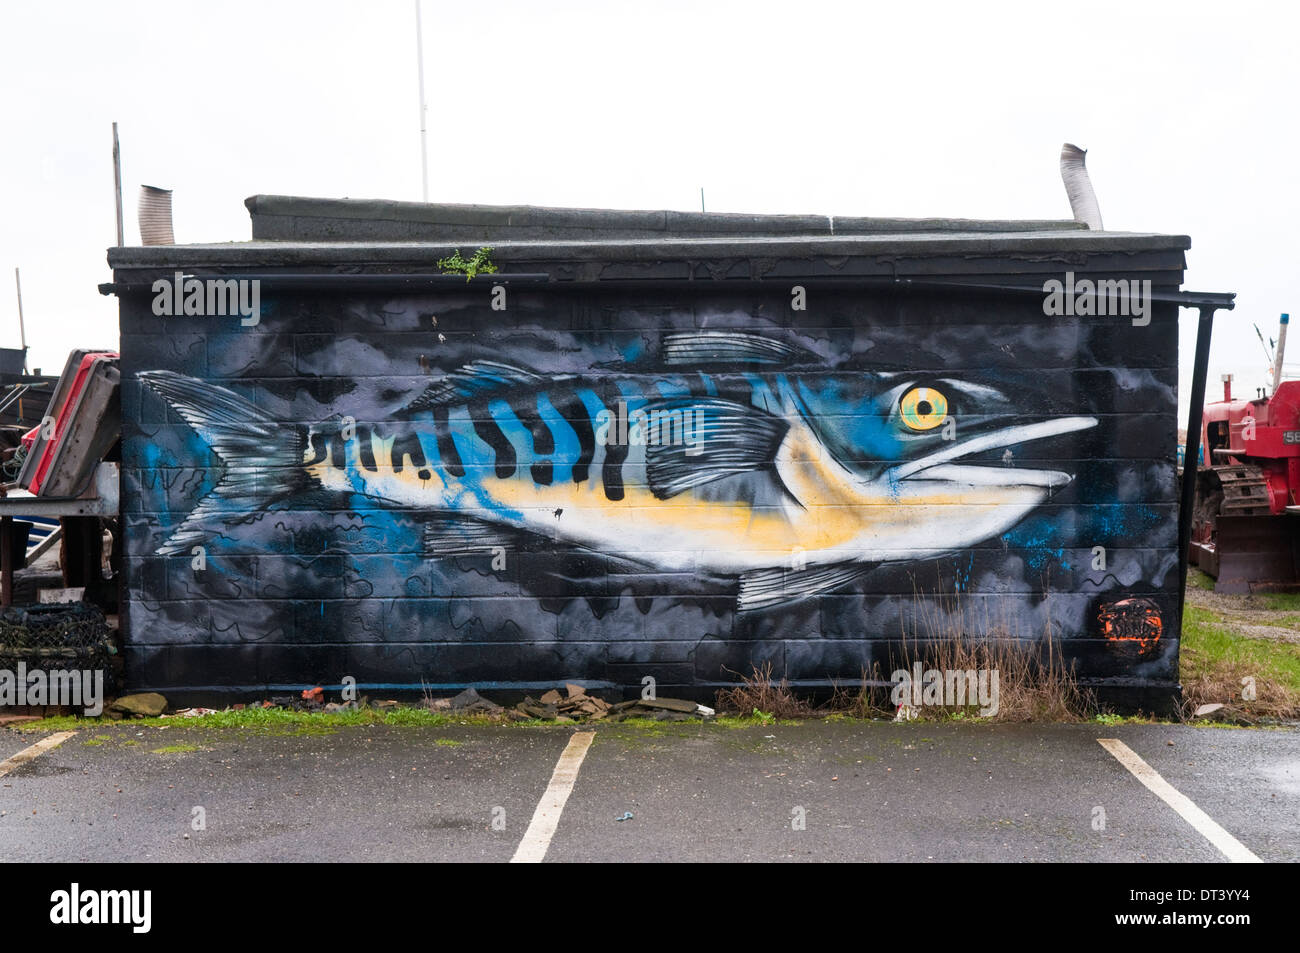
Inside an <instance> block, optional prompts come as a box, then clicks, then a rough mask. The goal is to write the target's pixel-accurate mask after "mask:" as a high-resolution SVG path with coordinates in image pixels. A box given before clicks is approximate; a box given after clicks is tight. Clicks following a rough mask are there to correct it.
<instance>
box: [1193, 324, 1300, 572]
mask: <svg viewBox="0 0 1300 953" xmlns="http://www.w3.org/2000/svg"><path fill="white" fill-rule="evenodd" d="M1287 323H1288V316H1287V315H1285V314H1284V315H1282V324H1281V330H1280V332H1279V335H1278V342H1277V354H1276V358H1275V363H1274V366H1273V381H1274V387H1273V393H1272V395H1271V396H1269V397H1256V398H1254V399H1249V400H1234V399H1233V398H1232V378H1231V376H1225V377H1224V382H1223V400H1220V401H1214V402H1213V403H1209V404H1206V405H1205V413H1204V416H1203V418H1202V423H1201V434H1200V437H1201V441H1200V446H1201V448H1202V453H1203V456H1202V459H1201V461H1200V464H1199V466H1198V467H1197V471H1196V480H1197V486H1196V510H1195V516H1194V518H1193V522H1192V543H1191V552H1190V553H1189V558H1190V560H1191V561H1192V562H1193V563H1195V564H1196V565H1198V566H1200V568H1201V569H1203V570H1204V571H1205V572H1206V573H1208V574H1209V575H1211V576H1213V577H1214V578H1215V579H1216V580H1217V582H1216V584H1215V587H1214V590H1215V592H1233V593H1247V592H1251V591H1254V590H1261V591H1262V590H1270V589H1271V590H1279V589H1288V588H1296V587H1300V380H1293V381H1283V380H1282V359H1283V354H1284V352H1285V347H1286V329H1287ZM1187 451H1188V452H1187V459H1188V460H1189V461H1190V460H1194V459H1196V457H1195V451H1196V447H1195V446H1194V445H1191V444H1190V443H1189V446H1188V448H1187Z"/></svg>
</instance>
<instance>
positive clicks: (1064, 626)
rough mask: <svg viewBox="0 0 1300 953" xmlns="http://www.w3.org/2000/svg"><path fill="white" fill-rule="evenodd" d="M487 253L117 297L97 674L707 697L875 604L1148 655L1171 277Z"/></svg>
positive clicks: (843, 640)
mask: <svg viewBox="0 0 1300 953" xmlns="http://www.w3.org/2000/svg"><path fill="white" fill-rule="evenodd" d="M491 287H492V285H491V283H490V279H488V280H484V279H476V280H475V282H474V283H472V284H468V285H464V284H457V285H454V286H449V287H448V288H447V290H445V291H444V290H441V289H439V290H434V291H429V290H425V291H421V292H418V293H414V294H402V293H398V292H394V291H391V290H390V291H382V290H374V291H354V292H347V293H342V294H340V293H333V292H328V291H326V290H324V287H323V286H322V289H321V290H320V291H316V292H313V291H311V290H306V291H304V290H276V289H275V287H274V286H273V285H270V284H269V283H268V285H267V286H266V287H264V288H263V290H262V316H261V320H260V323H259V324H257V325H256V326H253V327H243V326H241V324H240V322H239V319H238V318H237V317H235V318H214V317H157V316H155V315H154V314H153V313H152V311H151V307H150V303H151V297H150V295H148V294H144V293H139V292H137V293H128V294H124V295H123V299H122V307H121V316H122V345H121V347H122V370H123V382H124V383H123V388H124V391H123V418H124V435H123V436H124V445H123V506H124V510H125V518H126V525H127V539H126V544H127V553H128V556H127V590H126V610H125V626H126V633H127V635H126V639H127V673H128V679H129V681H130V683H131V685H132V686H133V687H135V688H138V689H160V690H164V691H178V690H179V691H205V690H210V689H219V690H225V691H232V692H242V691H260V690H265V689H267V688H271V689H274V688H275V687H277V686H292V687H302V686H310V685H314V684H326V685H336V684H339V683H340V681H341V680H342V679H343V677H345V676H352V677H354V678H356V679H357V681H358V683H360V684H361V685H363V686H372V687H378V686H384V687H388V688H390V689H391V688H395V687H406V688H413V689H416V690H418V689H419V688H420V687H421V686H422V684H423V685H428V686H444V687H456V686H462V685H465V684H469V683H473V684H477V685H479V686H480V687H485V686H486V687H493V686H497V687H501V686H507V685H508V686H512V687H519V688H525V687H528V688H531V687H536V686H543V685H550V684H553V683H555V682H558V681H561V680H566V679H567V680H574V679H576V680H588V681H590V682H593V683H612V684H615V685H621V686H626V687H629V688H633V687H635V688H637V689H639V687H640V684H641V679H642V678H643V677H644V676H646V675H651V676H654V677H655V678H656V679H657V680H658V686H659V691H660V692H661V693H663V694H670V693H674V692H679V693H687V692H694V693H696V694H705V693H706V690H708V689H710V688H711V687H714V686H718V685H720V684H726V683H730V682H734V681H735V680H736V677H737V674H738V673H739V674H746V673H748V672H749V671H750V669H751V667H752V666H754V665H756V664H757V665H761V664H763V663H764V662H768V661H770V662H771V663H772V665H773V668H774V671H775V673H776V674H778V675H780V674H784V675H785V676H787V677H788V678H789V679H791V680H792V681H793V682H796V683H801V682H802V683H810V684H819V685H826V684H828V683H829V682H831V681H833V680H854V679H857V678H858V677H859V676H860V675H861V673H862V672H863V671H864V670H866V669H870V668H871V666H872V665H873V663H876V664H879V665H880V666H881V667H882V668H883V669H884V671H885V673H886V677H887V673H888V671H889V668H890V666H891V653H893V654H894V657H896V651H895V650H896V649H897V643H898V642H899V640H900V637H902V636H904V635H906V636H907V637H909V638H916V637H918V636H920V637H922V638H924V637H927V636H934V635H939V634H947V633H949V632H952V631H958V630H960V631H965V632H968V633H975V634H983V633H987V632H990V631H996V632H1004V633H1010V634H1013V635H1016V636H1018V637H1021V638H1024V639H1027V640H1039V641H1041V640H1042V639H1043V638H1044V637H1045V636H1046V635H1047V634H1048V633H1051V634H1052V635H1053V636H1054V637H1055V638H1057V639H1060V640H1062V644H1063V646H1064V648H1065V651H1066V654H1067V657H1069V658H1071V659H1074V660H1076V661H1077V664H1078V670H1079V672H1080V674H1081V675H1082V676H1084V678H1085V681H1087V682H1089V683H1092V684H1096V685H1111V686H1116V685H1126V684H1140V685H1145V686H1157V687H1160V686H1163V687H1169V686H1171V685H1173V684H1174V683H1175V682H1176V680H1177V657H1178V639H1177V632H1176V628H1175V625H1176V615H1177V593H1178V579H1177V567H1178V560H1177V553H1176V533H1177V504H1176V480H1175V469H1174V460H1175V444H1176V439H1175V435H1176V426H1177V424H1176V419H1175V417H1176V397H1175V387H1176V382H1177V366H1176V362H1177V327H1176V313H1175V311H1174V309H1173V308H1172V306H1169V305H1164V306H1161V305H1157V306H1156V307H1155V311H1154V318H1153V320H1152V321H1151V323H1150V324H1149V325H1147V326H1144V327H1137V326H1134V325H1133V323H1132V322H1131V321H1130V320H1129V319H1128V318H1124V317H1120V318H1112V317H1107V318H1101V317H1048V316H1045V315H1044V313H1043V306H1042V301H1041V299H1040V298H1038V297H1035V296H1032V295H1030V296H1014V295H1004V296H990V295H979V296H970V295H962V294H934V295H921V294H907V295H901V294H900V295H895V294H892V293H887V292H882V291H879V290H873V289H868V288H856V289H855V288H850V287H846V288H839V289H836V288H827V287H825V286H816V285H811V286H810V287H809V288H808V289H807V302H806V310H794V309H793V308H792V306H791V305H792V296H791V288H790V285H788V284H786V285H780V286H777V285H773V286H772V287H770V288H769V287H767V286H754V285H741V286H739V287H738V288H735V289H731V288H728V287H726V285H725V283H722V282H712V283H710V282H700V283H698V284H692V285H687V284H679V283H674V284H671V285H668V286H666V287H664V288H662V289H650V290H646V288H645V287H641V286H638V287H636V288H628V289H620V288H619V287H617V286H613V285H612V286H608V287H593V286H591V285H587V286H581V287H576V286H575V287H573V288H565V287H564V286H562V285H551V286H547V287H545V288H536V287H525V286H520V287H510V286H506V290H507V297H506V302H505V304H506V306H505V310H503V311H498V310H493V308H492V300H493V299H492V296H491V293H490V290H491ZM485 362H486V363H485ZM502 366H504V367H505V369H504V370H503V369H502ZM142 374H143V375H144V377H142V376H141V375H142ZM918 393H919V394H920V397H919V398H918V396H917V394H918ZM620 400H622V401H623V402H624V404H625V406H626V407H627V413H628V414H629V415H632V414H634V413H635V411H636V410H637V409H639V408H647V407H648V408H650V409H654V408H659V409H661V410H664V411H671V410H677V411H679V412H691V413H697V414H698V415H699V416H698V417H695V418H688V419H693V420H694V421H695V423H696V424H697V426H698V428H699V429H698V430H697V431H696V433H695V437H696V438H697V439H698V441H699V443H698V445H699V447H700V451H699V452H698V453H688V452H686V451H688V450H693V449H695V448H694V447H692V446H685V447H683V446H681V445H676V446H674V445H663V446H659V447H652V448H646V447H642V446H626V445H624V446H617V445H615V446H606V445H605V442H604V441H601V440H599V439H597V437H596V431H597V430H598V428H599V424H600V419H599V415H598V408H605V409H607V410H608V411H609V412H610V414H611V416H613V417H614V419H615V421H616V424H615V428H614V430H615V434H616V439H617V433H618V428H617V419H618V414H619V411H618V403H619V401H620ZM904 401H907V402H908V406H907V407H903V406H902V404H903V402H904ZM647 402H656V403H649V404H647ZM941 405H946V406H941ZM187 413H188V415H189V417H190V420H189V421H188V422H187V420H186V419H185V418H186V414H187ZM204 414H208V415H210V418H209V419H210V420H216V422H215V423H210V425H208V429H207V430H206V431H205V430H204V426H205V425H204V424H203V423H202V422H200V424H199V426H198V427H197V429H196V426H194V425H193V424H194V421H195V419H201V418H203V415H204ZM196 415H197V418H196ZM223 415H224V418H223ZM218 418H220V419H218ZM241 421H242V422H243V424H244V430H243V431H240V430H239V427H240V422H241ZM1089 421H1091V423H1089ZM917 424H919V426H914V425H917ZM1012 427H1020V428H1036V429H1029V430H1019V431H1008V430H1007V428H1012ZM222 428H226V429H224V430H223V429H222ZM232 428H233V429H232ZM258 428H261V429H260V430H259V429H258ZM588 429H590V430H591V434H587V431H588ZM997 431H1001V432H1002V433H1003V434H1004V436H1003V438H1002V439H1003V441H1004V442H1003V443H999V442H998V439H997V438H996V437H988V436H985V435H988V434H992V433H994V432H997ZM259 433H261V434H263V435H264V436H263V437H258V436H257V434H259ZM1017 433H1018V434H1023V435H1025V439H1023V440H1019V441H1012V442H1010V443H1005V441H1006V440H1007V439H1009V438H1008V437H1007V436H1006V434H1017ZM205 435H206V437H207V438H208V439H205ZM976 438H983V444H975V445H974V446H983V445H985V444H987V448H986V449H983V450H979V451H978V452H974V453H965V454H963V455H958V456H956V457H953V458H952V459H951V460H948V461H947V462H946V463H945V462H944V461H942V460H940V461H939V462H937V463H933V464H932V466H931V470H930V472H929V473H926V472H925V471H924V470H923V471H919V472H918V473H911V474H908V475H905V476H901V477H900V473H902V474H905V473H907V471H906V470H905V469H899V468H900V467H904V468H905V467H906V465H907V464H908V463H909V461H915V460H920V459H922V458H924V457H926V455H927V454H934V453H936V452H940V451H943V450H945V449H947V448H953V447H957V446H959V445H962V444H963V442H964V441H967V440H972V439H976ZM387 440H392V441H395V445H396V447H397V449H398V454H397V457H398V459H396V460H394V458H393V454H392V452H391V450H388V451H386V450H385V449H384V448H385V447H387V446H389V445H388V444H387V443H386V442H385V441H387ZM214 442H216V443H219V444H221V443H224V449H225V451H226V456H225V459H224V460H223V458H222V456H221V455H219V454H218V453H216V452H214V451H213V449H212V446H213V443H214ZM362 444H365V445H366V448H365V449H363V448H362ZM969 446H972V445H969V444H968V445H966V447H969ZM232 448H233V449H232ZM782 448H784V451H783V449H782ZM367 451H369V452H367ZM399 467H400V468H401V469H400V470H397V468H399ZM943 467H947V468H948V469H947V470H944V469H943ZM974 467H980V468H981V469H980V470H979V471H978V472H976V471H975V470H973V469H972V468H974ZM935 468H938V469H935ZM395 470H397V472H394V471H395ZM1028 471H1034V472H1035V473H1036V474H1038V475H1037V476H1034V477H1032V478H1030V477H1025V476H1020V475H1017V474H1022V473H1025V472H1028ZM231 474H233V476H231ZM1043 474H1058V475H1060V476H1059V477H1051V476H1044V475H1043ZM223 475H226V476H227V477H229V478H230V479H231V480H232V481H233V483H232V486H228V487H227V488H225V489H224V490H220V491H218V489H217V488H218V484H219V482H220V481H221V479H222V478H223ZM1017 481H1020V482H1019V483H1018V482H1017ZM1034 481H1037V482H1036V483H1035V482H1034ZM1028 484H1033V485H1032V486H1029V485H1028ZM1008 487H1011V489H1008ZM1035 494H1038V495H1041V497H1042V499H1041V500H1035V498H1034V497H1035ZM205 500H206V501H207V502H206V503H205V502H204V501H205ZM557 501H558V502H557ZM196 508H197V509H198V517H199V518H197V519H191V517H192V515H193V512H194V511H195V510H196ZM556 511H561V512H556ZM187 519H190V522H188V523H187V522H186V521H187ZM1097 547H1101V548H1102V549H1101V550H1098V549H1097ZM1099 556H1100V557H1101V558H1104V561H1105V568H1094V567H1097V566H1099V564H1100V563H1099ZM745 567H748V569H746V568H745ZM746 572H748V575H746V574H745V573H746ZM746 594H748V595H747V596H746ZM746 600H748V601H746ZM1126 600H1132V601H1126ZM1153 634H1159V636H1160V637H1159V638H1155V639H1153ZM1108 635H1109V636H1111V637H1110V638H1108V637H1107V636H1108ZM1124 635H1129V636H1133V637H1132V638H1115V636H1124Z"/></svg>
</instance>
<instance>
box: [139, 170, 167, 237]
mask: <svg viewBox="0 0 1300 953" xmlns="http://www.w3.org/2000/svg"><path fill="white" fill-rule="evenodd" d="M137 214H138V216H139V221H140V243H141V244H143V245H175V244H176V238H175V236H174V235H173V234H172V190H171V189H159V188H155V187H154V186H152V185H142V186H140V204H139V207H138V209H137Z"/></svg>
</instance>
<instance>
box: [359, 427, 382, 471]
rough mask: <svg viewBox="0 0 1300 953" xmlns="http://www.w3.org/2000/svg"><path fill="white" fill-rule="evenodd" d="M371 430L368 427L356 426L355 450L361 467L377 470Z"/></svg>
mask: <svg viewBox="0 0 1300 953" xmlns="http://www.w3.org/2000/svg"><path fill="white" fill-rule="evenodd" d="M372 439H373V431H371V429H370V428H369V427H357V450H358V452H359V453H360V456H361V469H363V470H371V471H374V470H377V469H379V468H378V467H376V466H375V447H374V444H373V443H371V440H372Z"/></svg>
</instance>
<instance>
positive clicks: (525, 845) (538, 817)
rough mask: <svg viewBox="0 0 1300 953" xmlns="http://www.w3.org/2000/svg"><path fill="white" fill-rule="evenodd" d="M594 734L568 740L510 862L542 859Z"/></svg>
mask: <svg viewBox="0 0 1300 953" xmlns="http://www.w3.org/2000/svg"><path fill="white" fill-rule="evenodd" d="M595 737H596V733H595V732H594V731H579V732H578V733H577V734H575V735H574V736H573V737H572V738H570V739H569V743H568V744H567V745H565V747H564V751H563V752H561V753H560V760H559V761H558V762H556V764H555V771H554V772H553V773H552V774H551V783H550V784H548V785H547V786H546V793H545V794H543V795H542V799H541V801H539V802H538V804H537V810H535V811H533V819H532V820H531V821H530V822H529V824H528V830H526V831H524V839H523V840H521V841H520V842H519V847H518V848H517V849H516V850H515V856H514V857H512V858H511V859H510V863H512V864H540V863H541V862H542V858H543V857H545V856H546V850H547V848H548V847H550V846H551V838H552V837H554V836H555V828H556V827H558V826H559V823H560V815H561V814H562V813H563V812H564V804H565V802H566V801H568V800H569V793H570V792H571V791H572V790H573V785H574V783H575V782H577V780H578V769H579V768H581V767H582V760H583V758H585V757H587V749H588V748H590V747H591V739H593V738H595Z"/></svg>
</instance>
